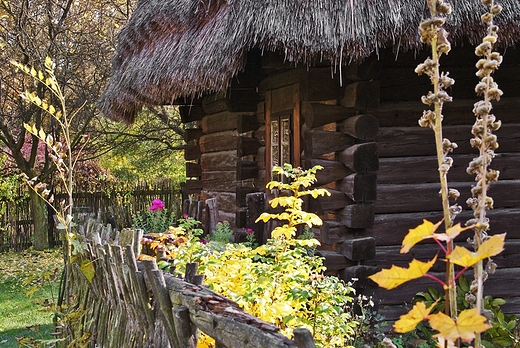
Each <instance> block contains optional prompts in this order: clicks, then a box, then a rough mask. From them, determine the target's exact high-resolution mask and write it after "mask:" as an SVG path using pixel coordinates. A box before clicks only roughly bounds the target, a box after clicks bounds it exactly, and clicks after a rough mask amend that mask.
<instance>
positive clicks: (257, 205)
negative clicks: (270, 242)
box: [246, 192, 267, 244]
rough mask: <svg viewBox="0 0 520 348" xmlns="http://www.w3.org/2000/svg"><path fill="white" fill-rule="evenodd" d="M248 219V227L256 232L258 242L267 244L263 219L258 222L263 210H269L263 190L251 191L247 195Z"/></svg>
mask: <svg viewBox="0 0 520 348" xmlns="http://www.w3.org/2000/svg"><path fill="white" fill-rule="evenodd" d="M246 205H247V208H246V219H247V227H248V228H251V229H252V230H253V231H254V233H255V239H256V241H257V243H258V244H265V242H266V240H267V239H266V238H264V226H265V224H264V223H263V222H262V221H259V222H256V219H257V218H258V217H259V216H260V214H262V213H263V212H265V211H267V201H266V195H265V193H263V192H257V193H249V194H247V195H246Z"/></svg>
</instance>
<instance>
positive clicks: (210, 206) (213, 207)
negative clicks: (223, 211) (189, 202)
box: [204, 198, 220, 234]
mask: <svg viewBox="0 0 520 348" xmlns="http://www.w3.org/2000/svg"><path fill="white" fill-rule="evenodd" d="M204 205H205V207H204V217H205V219H204V227H205V232H206V233H210V234H213V231H215V230H216V227H217V223H218V222H219V221H220V217H219V213H218V206H217V199H216V198H208V199H206V202H204Z"/></svg>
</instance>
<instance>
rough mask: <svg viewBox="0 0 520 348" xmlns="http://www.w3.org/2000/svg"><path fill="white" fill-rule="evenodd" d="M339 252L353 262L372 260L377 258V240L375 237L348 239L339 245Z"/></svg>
mask: <svg viewBox="0 0 520 348" xmlns="http://www.w3.org/2000/svg"><path fill="white" fill-rule="evenodd" d="M338 252H339V253H340V254H342V255H344V256H345V257H346V258H347V259H349V260H351V261H362V260H371V259H373V258H374V257H375V256H376V240H375V239H374V238H373V237H360V238H354V239H348V240H346V241H344V242H343V243H341V244H340V245H339V248H338Z"/></svg>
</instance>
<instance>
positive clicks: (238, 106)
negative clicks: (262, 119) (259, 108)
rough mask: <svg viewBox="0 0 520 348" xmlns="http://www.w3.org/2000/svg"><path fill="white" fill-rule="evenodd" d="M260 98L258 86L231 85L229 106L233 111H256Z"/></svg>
mask: <svg viewBox="0 0 520 348" xmlns="http://www.w3.org/2000/svg"><path fill="white" fill-rule="evenodd" d="M241 82H242V81H241ZM255 86H256V84H255ZM260 100H261V97H260V95H259V94H258V93H257V92H256V87H238V88H235V87H231V89H230V91H229V94H228V107H229V110H230V111H233V112H254V111H256V104H257V103H258V102H259V101H260Z"/></svg>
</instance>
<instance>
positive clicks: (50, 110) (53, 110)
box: [49, 104, 56, 115]
mask: <svg viewBox="0 0 520 348" xmlns="http://www.w3.org/2000/svg"><path fill="white" fill-rule="evenodd" d="M49 112H50V113H51V114H52V115H54V113H55V112H56V108H54V106H53V105H52V104H51V105H49Z"/></svg>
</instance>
